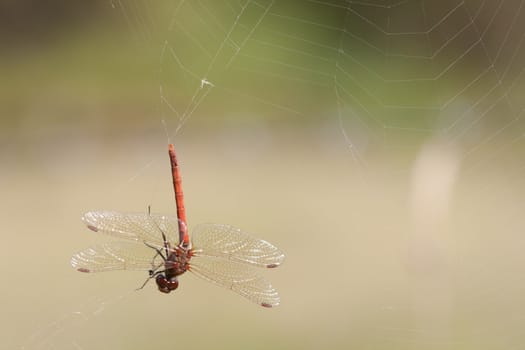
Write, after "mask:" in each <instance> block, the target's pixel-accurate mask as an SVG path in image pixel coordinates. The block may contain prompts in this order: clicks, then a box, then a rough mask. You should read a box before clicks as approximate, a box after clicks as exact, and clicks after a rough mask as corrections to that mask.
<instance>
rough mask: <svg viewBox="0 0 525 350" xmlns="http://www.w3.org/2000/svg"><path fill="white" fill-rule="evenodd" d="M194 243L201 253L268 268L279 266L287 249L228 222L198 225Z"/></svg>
mask: <svg viewBox="0 0 525 350" xmlns="http://www.w3.org/2000/svg"><path fill="white" fill-rule="evenodd" d="M192 244H193V249H194V250H195V251H196V253H197V254H198V255H199V256H209V257H217V258H223V259H227V260H230V261H233V262H241V263H248V264H252V265H256V266H261V267H269V268H272V267H277V266H279V265H281V264H282V263H283V261H284V253H283V252H282V251H281V250H279V249H278V248H277V247H275V246H273V245H272V244H270V243H268V242H266V241H264V240H262V239H256V238H253V237H251V236H250V235H249V234H247V233H245V232H242V231H241V230H239V229H238V228H235V227H232V226H228V225H222V224H200V225H198V226H197V227H196V228H195V229H194V230H193V238H192Z"/></svg>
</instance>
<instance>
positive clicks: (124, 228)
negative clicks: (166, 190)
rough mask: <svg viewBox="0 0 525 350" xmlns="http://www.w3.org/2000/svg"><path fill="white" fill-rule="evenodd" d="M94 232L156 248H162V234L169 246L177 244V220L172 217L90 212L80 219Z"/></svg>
mask: <svg viewBox="0 0 525 350" xmlns="http://www.w3.org/2000/svg"><path fill="white" fill-rule="evenodd" d="M82 220H83V221H84V222H85V224H86V226H87V227H88V228H89V229H90V230H92V231H95V232H103V233H106V234H108V235H112V236H115V237H120V238H125V239H129V240H133V241H137V242H147V243H149V244H151V245H153V246H155V247H157V248H162V247H163V246H164V242H163V237H162V234H163V233H164V235H165V236H166V239H167V240H168V242H169V243H171V244H178V240H179V238H178V237H179V234H178V223H179V221H178V219H177V218H176V217H174V216H166V215H159V214H147V213H119V212H115V211H90V212H88V213H86V214H84V216H83V217H82Z"/></svg>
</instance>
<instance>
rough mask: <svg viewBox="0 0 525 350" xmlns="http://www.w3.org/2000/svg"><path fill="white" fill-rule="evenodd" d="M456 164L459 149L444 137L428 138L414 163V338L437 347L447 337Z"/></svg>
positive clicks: (411, 258) (411, 260) (451, 297)
mask: <svg viewBox="0 0 525 350" xmlns="http://www.w3.org/2000/svg"><path fill="white" fill-rule="evenodd" d="M459 166H460V159H459V152H458V150H457V149H456V148H455V147H454V146H451V145H450V143H447V142H445V140H431V141H429V142H427V143H426V144H425V145H424V146H423V147H422V148H421V150H420V152H419V155H418V157H417V158H416V160H415V162H414V164H413V168H412V184H411V201H410V203H411V219H412V232H411V237H410V239H409V242H410V254H409V271H410V277H411V279H412V283H411V285H412V287H413V295H412V307H413V317H414V319H413V321H414V324H415V328H416V330H418V332H416V334H417V335H416V337H419V338H420V339H417V341H416V342H415V344H422V343H423V344H434V345H432V347H435V348H436V349H441V348H442V347H443V345H444V344H443V342H442V341H444V342H445V343H448V342H449V341H451V337H452V334H451V328H452V325H451V323H452V322H451V321H452V316H453V315H452V310H453V303H454V289H453V282H452V276H451V262H452V261H451V260H452V248H453V244H452V242H453V239H452V237H450V235H449V227H448V224H449V213H450V211H451V210H450V209H451V201H452V197H453V190H454V184H455V182H456V180H457V176H458V170H459Z"/></svg>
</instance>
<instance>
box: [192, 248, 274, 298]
mask: <svg viewBox="0 0 525 350" xmlns="http://www.w3.org/2000/svg"><path fill="white" fill-rule="evenodd" d="M189 270H190V271H191V272H193V273H194V274H195V275H197V276H199V277H201V278H203V279H205V280H207V281H210V282H213V283H215V284H218V285H220V286H222V287H225V288H227V289H230V290H232V291H234V292H236V293H239V294H240V295H242V296H243V297H245V298H247V299H249V300H251V301H253V302H255V303H257V304H259V305H262V306H264V307H272V306H277V305H279V302H280V298H279V293H277V291H276V290H275V289H274V288H273V287H272V285H271V284H270V283H269V282H268V281H266V280H265V279H264V278H262V277H261V276H259V275H258V274H257V273H256V271H255V269H254V268H253V267H251V266H249V265H245V264H240V263H237V262H233V261H229V260H224V259H222V258H218V257H211V256H199V255H195V256H194V257H193V258H192V259H191V261H190V268H189Z"/></svg>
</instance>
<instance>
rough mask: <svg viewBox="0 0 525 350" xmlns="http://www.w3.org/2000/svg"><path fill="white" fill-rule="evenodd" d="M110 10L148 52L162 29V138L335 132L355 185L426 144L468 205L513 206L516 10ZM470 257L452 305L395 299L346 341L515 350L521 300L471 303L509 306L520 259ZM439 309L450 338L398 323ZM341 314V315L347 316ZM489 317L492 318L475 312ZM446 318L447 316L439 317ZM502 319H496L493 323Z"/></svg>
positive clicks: (268, 4) (520, 35)
mask: <svg viewBox="0 0 525 350" xmlns="http://www.w3.org/2000/svg"><path fill="white" fill-rule="evenodd" d="M112 4H113V5H114V6H115V7H116V8H118V9H119V10H120V11H121V13H122V14H123V16H124V18H125V19H126V20H127V22H128V23H129V25H130V28H131V30H132V33H133V35H137V36H139V37H140V38H143V39H144V40H151V41H155V40H156V37H155V35H156V34H155V33H158V32H161V33H162V34H161V35H160V38H161V39H160V40H161V44H160V48H161V49H160V55H159V72H158V73H159V79H160V84H159V98H160V114H161V117H162V119H163V120H164V121H165V123H166V124H167V130H168V134H169V136H170V137H175V136H177V135H179V134H180V133H181V132H182V131H183V130H184V129H186V128H191V127H192V123H200V125H205V124H206V123H213V122H214V121H216V120H222V119H224V118H227V116H229V115H232V114H234V115H243V116H245V117H244V118H246V119H249V118H260V116H265V117H264V118H265V119H267V120H269V121H278V122H283V121H284V123H287V122H289V123H290V124H291V125H293V124H295V125H313V126H314V128H319V125H329V126H334V128H333V129H334V130H335V133H334V137H336V138H337V139H338V140H340V141H341V142H340V145H341V147H344V148H345V151H346V152H347V154H348V160H349V161H350V163H351V164H353V165H355V169H357V171H359V172H361V173H362V174H363V176H362V178H363V179H364V180H365V182H368V181H369V180H368V179H369V178H370V177H373V176H374V174H373V173H374V171H376V170H377V169H378V167H377V165H374V164H376V162H375V161H376V160H377V159H379V160H385V159H389V158H393V159H395V161H393V162H392V163H393V165H392V164H389V165H388V166H390V168H387V167H386V166H382V167H380V170H379V172H383V173H386V175H387V177H388V176H390V175H391V176H394V175H397V174H399V173H402V174H405V175H406V173H408V172H409V171H410V170H411V166H410V165H411V164H412V163H413V161H414V158H417V157H418V155H420V154H421V152H422V151H421V150H422V149H425V147H426V146H427V145H428V144H429V143H430V144H432V142H434V141H435V140H438V141H437V146H435V147H436V148H438V149H440V150H441V149H445V150H448V149H453V151H451V152H452V154H453V157H454V159H455V160H454V161H455V162H456V163H457V164H456V163H455V165H451V167H452V168H453V169H454V170H453V171H459V170H457V168H458V167H459V166H460V167H461V178H464V179H466V180H465V181H470V180H471V179H472V177H471V176H469V174H470V175H472V176H473V177H474V178H475V179H476V180H477V181H478V182H477V183H478V184H481V185H479V186H476V187H473V189H470V190H467V191H466V194H465V195H464V196H465V197H468V200H471V201H482V200H486V199H487V198H486V196H487V193H489V194H493V193H494V191H495V192H496V193H497V195H498V196H499V198H505V200H506V199H507V197H510V198H512V199H513V200H514V201H515V203H517V204H518V205H519V204H523V203H522V201H520V198H521V197H520V195H521V193H512V191H513V188H514V187H512V186H510V184H513V185H519V184H520V183H521V178H522V176H523V175H524V173H525V161H524V158H523V157H522V154H523V153H522V152H520V151H521V150H523V146H524V138H523V135H524V134H523V131H524V126H525V125H524V120H523V109H524V105H525V102H524V99H523V98H522V92H523V90H524V86H523V85H524V81H523V70H524V63H523V62H525V61H524V58H525V49H524V42H523V41H524V38H525V24H524V23H525V18H524V16H525V13H524V12H525V9H524V8H523V7H524V6H523V1H504V0H496V1H459V0H445V1H430V0H428V1H426V0H419V1H409V0H406V1H395V0H391V1H386V0H385V1H380V0H375V1H373V0H370V1H313V0H303V1H279V0H273V1H272V0H258V1H250V0H241V1H238V0H230V1H228V0H224V1H214V0H199V1H189V0H186V1H184V0H182V1H167V2H162V3H159V4H157V3H154V2H152V1H141V0H137V1H129V2H128V1H126V2H125V1H113V3H112ZM319 129H321V128H319ZM304 147H309V145H304ZM458 164H460V165H458ZM495 173H497V174H500V176H501V174H503V179H505V180H506V186H504V187H503V188H501V189H500V187H501V181H502V180H501V178H500V180H499V181H497V182H494V181H487V180H490V179H493V176H494V174H495ZM423 174H426V173H424V172H423ZM430 175H431V174H430ZM430 175H429V174H427V176H430ZM519 192H521V191H519ZM467 206H468V205H467ZM478 209H479V210H480V211H481V213H479V212H475V211H474V210H473V211H472V213H466V214H465V215H464V219H462V218H460V219H459V227H470V226H468V224H467V223H465V222H464V221H462V220H466V218H472V217H477V216H483V215H487V216H490V215H494V213H495V211H494V205H493V204H492V203H487V204H482V205H481V208H478ZM497 214H499V212H497ZM518 215H520V213H519V210H518V209H516V211H512V212H506V213H505V215H504V216H502V217H501V218H499V219H498V220H496V222H497V223H501V224H504V222H505V220H508V219H509V218H512V217H513V216H514V220H515V216H518ZM481 222H483V221H481ZM461 225H464V226H461ZM480 225H481V224H480ZM497 228H498V229H499V227H497ZM514 230H517V229H516V228H514ZM494 236H495V235H494ZM509 237H511V236H510V235H508V236H506V238H507V239H508V238H509ZM478 238H482V237H477V236H476V235H475V234H472V236H469V235H466V236H465V238H463V241H460V242H459V243H458V244H462V243H464V242H467V243H464V244H469V243H470V242H472V241H475V240H477V239H478ZM491 239H494V240H495V241H497V238H495V237H491ZM334 250H335V248H334ZM424 252H426V251H424ZM482 252H483V250H482V249H480V250H479V251H476V252H474V253H473V255H474V256H476V255H475V254H479V256H476V257H477V259H475V262H479V263H480V264H479V266H472V265H473V264H468V263H465V264H458V265H457V266H458V267H457V270H458V271H456V273H457V276H459V277H458V278H459V279H461V278H463V277H465V276H467V277H471V276H474V277H472V279H471V280H467V281H466V282H463V281H462V282H461V283H462V285H461V288H458V290H457V291H456V295H454V296H452V295H446V293H444V294H445V295H444V296H442V298H445V299H446V298H450V299H454V301H453V302H452V301H446V300H445V301H443V300H442V299H439V298H437V297H436V296H433V297H430V296H429V297H428V298H427V299H426V300H425V299H424V297H423V298H420V299H418V300H417V301H416V302H415V303H412V304H410V303H408V305H405V304H403V303H402V302H399V303H397V304H396V303H394V305H393V306H392V307H390V306H389V308H388V310H387V311H383V312H382V314H383V315H390V316H391V317H392V319H388V317H387V318H386V319H384V317H383V319H382V321H381V322H378V323H374V321H373V320H372V321H370V320H362V321H363V323H364V324H365V326H361V328H359V327H357V326H356V327H355V328H356V329H360V330H362V333H360V334H354V335H355V339H356V340H354V341H355V344H359V345H360V347H361V348H363V344H367V346H365V348H381V347H384V348H407V345H410V346H413V347H414V348H436V349H444V348H462V347H465V348H467V347H473V348H474V347H476V348H488V349H501V348H513V346H514V347H516V345H517V344H520V343H521V342H523V336H522V335H521V333H520V331H519V330H516V329H515V326H516V325H519V324H520V321H521V319H522V316H520V315H519V312H515V313H511V312H510V311H511V310H519V311H523V310H524V307H523V305H522V303H520V302H518V301H515V302H514V303H511V304H510V305H506V304H505V305H504V306H501V305H500V304H497V303H496V302H494V303H495V304H497V305H500V307H499V308H498V307H494V306H491V305H487V306H485V307H482V308H480V307H478V306H479V304H480V303H484V302H486V301H487V300H488V301H494V300H500V299H504V298H508V299H509V300H519V297H517V296H516V295H519V292H520V291H522V290H521V289H519V288H518V290H517V289H516V288H515V287H513V286H511V284H510V282H509V281H510V280H520V281H521V280H523V279H522V278H520V277H519V275H518V274H519V273H520V270H519V268H517V267H516V265H517V264H519V263H520V262H521V261H520V260H519V259H517V258H515V257H512V258H511V257H508V258H507V259H506V260H505V261H504V262H503V263H502V264H500V265H496V266H495V265H493V263H494V262H495V260H497V257H498V255H496V254H494V255H493V256H490V257H488V259H487V261H486V260H485V257H484V256H483V255H482ZM438 253H439V252H438ZM437 255H439V254H437ZM515 255H516V256H517V255H518V254H517V253H515ZM460 258H461V257H460ZM345 259H346V257H345ZM425 259H426V257H425ZM425 259H422V261H423V262H428V261H429V260H428V259H427V260H425ZM430 260H431V259H430ZM417 261H420V260H417ZM431 262H432V261H431ZM514 262H515V263H516V264H513V263H514ZM455 266H456V265H455ZM505 268H508V269H507V270H505V273H503V274H502V275H501V278H500V279H498V280H497V281H496V283H495V284H497V285H495V286H490V285H488V284H487V282H486V281H484V280H482V279H477V277H475V276H478V275H479V273H480V271H484V272H487V271H492V272H495V273H499V272H500V269H501V270H503V269H505ZM451 279H454V277H452V278H451ZM436 280H437V281H440V279H439V278H438V279H436ZM441 281H443V280H441ZM429 286H430V287H435V288H436V289H437V290H438V291H441V289H439V286H433V285H432V284H428V285H423V286H419V287H421V290H420V292H421V291H423V292H428V294H429V295H431V294H432V293H431V292H432V290H430V287H429ZM417 287H418V286H415V288H417ZM405 292H406V291H405ZM445 292H446V291H445ZM349 293H350V292H349ZM451 294H452V293H451ZM400 299H402V298H400ZM471 299H472V300H474V299H475V300H477V301H480V303H475V302H474V301H472V300H471ZM436 300H437V301H441V302H443V303H444V304H446V305H448V306H450V307H453V308H454V309H455V310H454V313H452V312H450V313H449V314H447V315H445V316H444V318H446V319H447V322H448V324H447V326H443V327H441V326H440V325H438V326H436V325H435V324H434V323H433V322H437V323H439V322H441V321H443V320H442V319H441V318H440V317H436V319H437V321H436V319H432V317H430V319H425V317H420V318H418V317H415V319H416V321H415V322H414V323H415V325H414V323H411V322H413V320H412V321H410V320H409V321H406V322H400V321H399V319H401V320H404V317H406V314H410V313H411V310H412V309H411V308H414V309H417V308H423V310H425V307H427V306H425V305H424V304H425V302H427V303H431V302H433V301H436ZM415 304H417V305H415ZM489 304H490V303H489ZM451 305H452V306H451ZM354 309H357V307H355V308H354ZM354 309H351V308H350V307H349V309H348V311H347V312H348V313H353V311H354ZM338 311H339V310H338ZM334 312H335V311H334ZM491 312H492V313H493V314H494V318H495V319H494V320H488V318H487V316H486V315H487V314H490V313H491ZM456 313H457V314H458V315H460V316H450V314H454V315H455V314H456ZM368 314H370V312H369V313H368ZM420 316H421V315H420ZM423 316H424V315H423ZM438 316H439V315H438ZM450 318H453V320H452V321H450ZM454 318H457V319H454ZM502 318H504V319H505V322H501V324H498V322H499V321H501V320H502ZM338 319H339V318H338ZM371 319H373V317H371ZM344 320H346V319H344ZM360 322H361V320H360ZM327 324H330V322H328V321H327ZM341 324H342V325H344V326H345V327H344V329H343V328H338V327H337V326H334V327H333V328H331V329H330V330H326V329H324V328H322V329H321V330H320V333H321V334H329V335H331V336H332V338H329V337H323V338H324V339H323V342H321V341H319V343H315V340H313V343H312V344H314V345H312V347H315V345H316V344H317V345H321V344H323V345H324V346H326V345H328V344H330V345H333V346H334V347H336V345H340V344H341V343H343V342H344V343H346V344H348V342H352V341H349V340H348V339H346V337H345V336H342V335H341V334H347V333H345V332H347V328H350V327H351V326H348V327H347V326H346V324H345V322H344V321H343V322H341ZM509 325H510V326H511V327H510V328H509V327H508V326H509ZM339 327H343V326H339ZM363 329H364V330H363ZM436 329H439V330H442V329H446V332H438V331H436ZM517 329H519V327H517ZM317 331H318V330H316V331H315V332H312V333H316V334H318V332H317ZM367 336H368V337H369V338H367ZM363 339H364V340H363ZM370 339H373V340H370ZM361 340H363V342H362V343H360V341H361ZM46 341H47V340H46ZM326 342H327V343H326ZM303 345H304V344H303Z"/></svg>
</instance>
